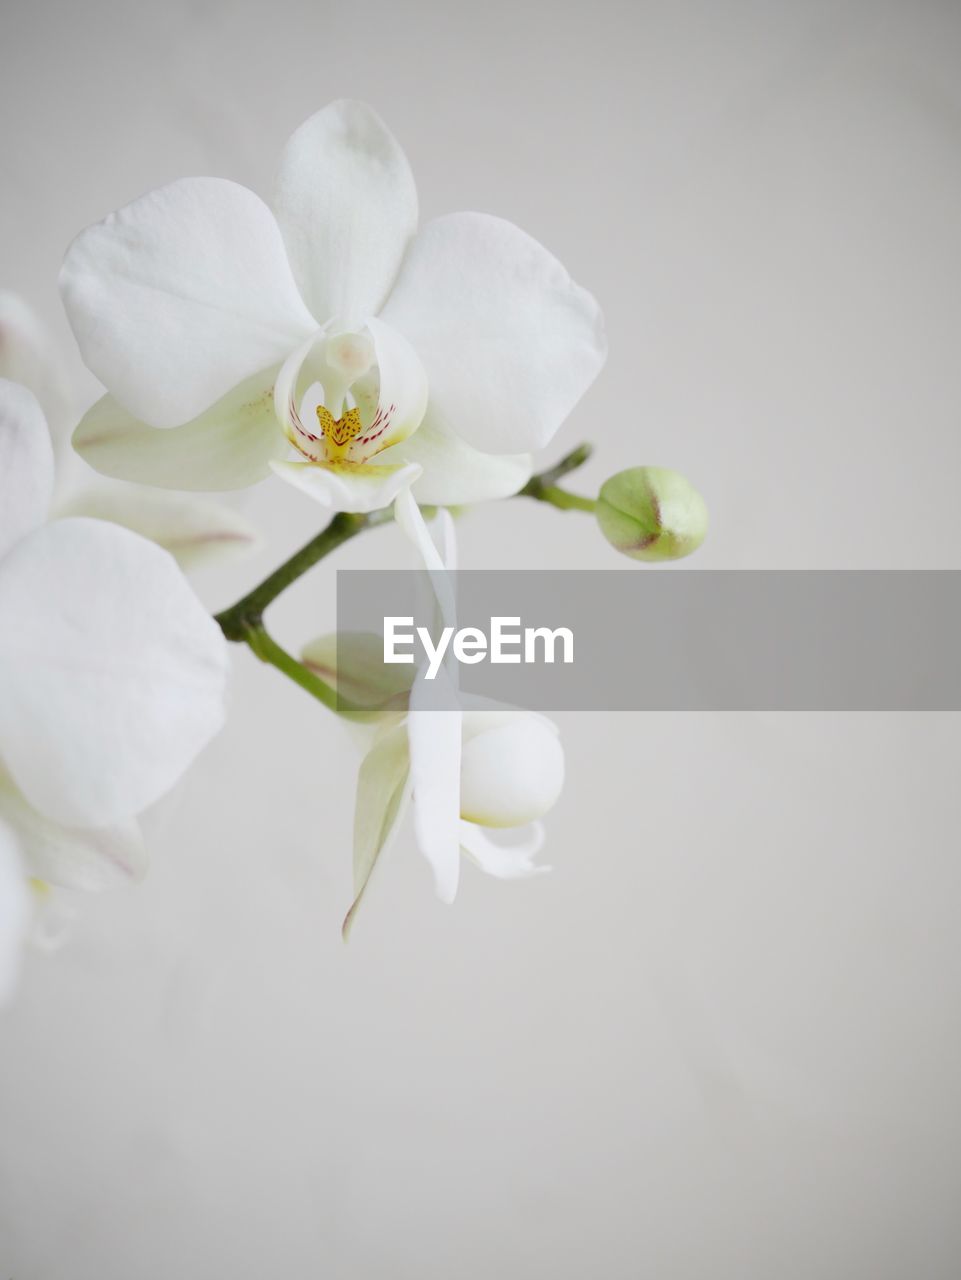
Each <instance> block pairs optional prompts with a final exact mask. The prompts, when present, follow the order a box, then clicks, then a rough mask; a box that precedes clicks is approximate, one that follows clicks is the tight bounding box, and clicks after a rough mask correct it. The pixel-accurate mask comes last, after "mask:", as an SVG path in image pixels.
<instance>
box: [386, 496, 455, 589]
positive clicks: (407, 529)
mask: <svg viewBox="0 0 961 1280" xmlns="http://www.w3.org/2000/svg"><path fill="white" fill-rule="evenodd" d="M448 518H449V516H448ZM394 519H395V520H396V521H397V524H398V526H399V527H400V528H401V529H402V530H403V532H404V533H405V534H406V535H407V538H408V539H409V540H410V542H411V544H412V546H413V547H414V549H415V550H416V551H417V553H418V554H419V555H420V557H421V559H422V560H423V562H424V564H425V565H426V567H427V568H428V569H429V570H430V571H431V572H432V573H437V574H442V573H443V572H444V570H445V568H446V567H447V566H446V565H445V564H444V558H443V556H442V555H441V553H440V551H439V550H438V548H437V544H436V543H435V542H434V539H433V538H432V537H431V533H430V530H429V529H428V527H427V523H426V521H425V520H424V517H423V516H422V515H421V511H420V507H419V506H418V505H417V503H416V502H415V501H414V499H413V498H412V497H411V493H410V490H409V489H405V490H403V492H401V493H399V494H398V495H397V498H396V500H395V502H394Z"/></svg>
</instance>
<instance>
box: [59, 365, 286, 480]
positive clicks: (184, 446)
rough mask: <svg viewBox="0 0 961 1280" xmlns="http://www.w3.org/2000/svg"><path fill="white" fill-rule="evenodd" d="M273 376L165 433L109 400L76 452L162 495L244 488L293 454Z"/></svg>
mask: <svg viewBox="0 0 961 1280" xmlns="http://www.w3.org/2000/svg"><path fill="white" fill-rule="evenodd" d="M273 382H274V371H273V370H269V371H267V372H262V373H258V374H255V375H254V377H252V378H248V379H247V381H246V382H243V383H241V384H240V386H238V387H235V388H234V390H233V391H230V392H228V394H227V395H226V396H224V397H223V398H222V399H221V400H218V401H217V403H216V404H215V405H212V406H211V407H210V408H209V409H207V410H206V411H205V412H204V413H202V414H200V416H199V417H197V418H194V419H193V421H192V422H187V423H185V424H184V425H183V426H181V427H171V428H169V429H168V430H166V431H160V430H158V429H157V428H156V427H150V426H148V425H147V424H146V423H145V422H141V421H139V420H138V419H137V418H135V417H133V415H132V414H129V413H128V412H127V410H126V409H124V408H123V407H122V406H121V405H120V404H118V403H117V401H116V400H115V399H114V398H113V396H104V397H103V399H102V400H98V401H97V403H96V404H95V405H94V406H93V408H92V409H90V410H89V411H88V412H87V413H86V414H85V415H84V418H83V420H82V421H81V423H80V425H79V427H77V430H76V431H75V432H74V436H73V447H74V448H75V449H76V451H77V452H78V453H79V454H80V456H81V457H82V458H83V460H84V461H85V462H88V463H89V464H90V466H91V467H93V468H94V470H95V471H99V472H100V474H101V475H105V476H111V477H112V478H113V479H115V480H134V481H137V482H139V483H141V484H150V485H154V486H155V487H156V488H159V489H189V490H193V491H195V492H197V491H214V490H217V491H222V490H227V489H243V488H246V487H247V485H251V484H257V482H258V481H260V480H263V479H264V478H265V477H266V476H268V475H269V474H270V463H271V461H272V460H273V459H274V458H281V457H284V456H285V455H286V454H287V453H288V452H289V449H288V444H287V438H286V436H285V435H284V432H283V430H282V428H281V426H280V423H279V422H278V421H277V417H276V415H275V413H274V398H273Z"/></svg>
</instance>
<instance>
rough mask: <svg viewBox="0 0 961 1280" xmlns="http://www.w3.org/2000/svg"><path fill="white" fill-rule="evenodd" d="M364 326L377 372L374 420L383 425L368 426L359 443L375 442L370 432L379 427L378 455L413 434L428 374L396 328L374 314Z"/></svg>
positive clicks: (424, 398)
mask: <svg viewBox="0 0 961 1280" xmlns="http://www.w3.org/2000/svg"><path fill="white" fill-rule="evenodd" d="M367 329H368V331H369V332H370V335H371V337H372V338H373V340H374V349H375V351H376V354H377V368H378V372H379V375H380V381H379V392H378V404H377V415H376V416H375V419H374V424H377V422H378V420H382V423H383V425H382V426H380V427H379V428H378V427H377V426H376V425H372V426H371V427H368V428H367V430H366V431H364V433H363V435H362V436H361V437H359V438H358V443H359V442H360V441H361V440H368V439H370V440H371V443H374V441H373V439H372V436H373V433H374V432H375V431H378V435H377V439H376V445H377V452H378V456H379V454H380V452H381V451H382V450H384V449H388V448H390V446H391V445H396V444H398V443H399V442H400V441H401V440H406V439H407V438H408V436H411V435H413V433H414V432H415V431H416V430H417V428H418V427H419V426H420V424H421V420H422V419H423V417H424V411H425V410H426V408H427V374H426V373H425V372H424V366H423V365H422V364H421V362H420V360H419V359H418V357H417V353H416V352H415V351H414V348H413V347H412V346H411V345H410V343H409V342H408V341H407V339H406V338H405V337H404V336H403V335H402V334H399V333H398V332H397V331H396V329H392V328H391V327H390V325H389V324H384V322H383V321H382V320H375V319H373V318H371V319H369V320H368V321H367ZM367 447H369V446H367Z"/></svg>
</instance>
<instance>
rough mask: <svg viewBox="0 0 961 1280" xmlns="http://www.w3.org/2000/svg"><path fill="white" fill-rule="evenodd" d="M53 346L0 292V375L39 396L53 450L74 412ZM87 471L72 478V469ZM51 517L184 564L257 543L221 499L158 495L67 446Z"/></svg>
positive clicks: (10, 296) (32, 316)
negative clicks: (124, 536)
mask: <svg viewBox="0 0 961 1280" xmlns="http://www.w3.org/2000/svg"><path fill="white" fill-rule="evenodd" d="M63 365H64V362H63V360H62V359H61V355H60V352H59V351H58V350H57V347H56V344H55V343H54V342H53V340H52V339H51V337H50V334H49V333H48V332H47V330H46V328H45V327H44V325H43V324H42V322H41V320H40V318H39V316H37V314H36V313H35V312H34V310H33V309H32V308H31V307H30V306H29V305H28V304H27V303H26V302H25V301H24V299H23V298H21V297H20V296H19V295H18V294H16V293H12V292H11V291H10V290H0V378H6V379H8V380H9V381H10V382H19V383H21V384H22V385H23V386H25V387H27V388H29V390H30V391H32V392H33V394H34V395H35V396H36V397H37V399H38V400H39V402H40V406H41V408H42V409H43V410H44V413H45V415H46V418H47V424H48V426H49V427H50V430H51V434H52V436H53V440H54V446H55V448H56V445H57V442H58V440H60V439H62V438H64V437H65V436H66V433H68V432H69V430H70V429H72V427H73V425H74V424H75V423H76V421H77V418H78V417H79V416H80V415H79V412H75V411H74V409H73V408H72V403H73V400H74V396H73V395H72V394H71V391H70V386H69V379H68V378H67V377H66V375H65V373H64V368H63ZM71 464H72V468H71ZM81 468H82V470H83V471H84V472H86V473H87V474H86V475H85V476H84V477H83V478H82V479H81V478H80V477H77V476H76V475H73V476H71V474H70V472H71V469H74V470H76V469H81ZM56 472H57V474H56V491H55V494H54V500H53V509H54V514H55V515H56V516H66V515H71V516H93V517H94V518H95V519H97V520H109V521H110V522H111V523H113V524H120V525H123V526H124V528H126V529H132V530H133V531H134V533H140V534H142V535H143V536H144V537H145V538H149V539H150V540H151V542H156V543H157V544H158V546H161V547H164V548H165V549H166V550H167V551H169V552H170V553H171V555H173V556H174V557H175V559H176V560H177V562H178V563H179V564H180V566H181V568H183V569H188V570H189V569H194V568H197V567H199V566H200V565H202V564H207V563H209V562H211V561H216V562H218V563H219V562H222V561H223V560H224V559H226V558H227V557H228V556H231V555H234V554H242V553H245V552H248V551H252V550H253V549H254V548H255V547H256V546H257V545H258V542H259V538H258V535H257V533H256V531H255V530H254V529H253V527H252V526H251V525H250V523H249V522H248V521H247V520H245V519H244V518H243V517H242V516H240V515H238V513H237V512H236V511H232V510H231V509H230V508H229V507H226V506H224V505H223V504H222V503H219V502H211V501H209V500H206V499H200V498H195V497H192V496H187V495H184V494H172V493H159V492H158V491H157V490H156V489H147V488H144V487H143V486H142V485H134V484H121V483H119V482H118V481H112V482H111V483H110V484H109V485H107V484H105V483H104V482H103V481H102V480H99V478H98V479H97V482H96V483H94V484H91V483H90V482H89V480H88V476H89V474H90V472H89V468H88V467H86V466H85V465H84V464H83V463H82V462H81V461H80V460H79V458H78V457H77V456H76V454H75V453H73V451H72V450H71V451H69V452H66V453H59V454H58V463H57V468H56Z"/></svg>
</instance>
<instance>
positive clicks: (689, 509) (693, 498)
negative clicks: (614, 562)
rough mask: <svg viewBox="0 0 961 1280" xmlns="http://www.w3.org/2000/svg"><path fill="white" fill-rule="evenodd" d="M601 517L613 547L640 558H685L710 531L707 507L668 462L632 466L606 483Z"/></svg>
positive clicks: (600, 500)
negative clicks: (669, 466) (651, 465)
mask: <svg viewBox="0 0 961 1280" xmlns="http://www.w3.org/2000/svg"><path fill="white" fill-rule="evenodd" d="M597 522H598V524H599V525H600V526H601V532H602V533H603V535H604V537H605V538H606V539H607V540H608V542H609V543H610V544H611V546H612V547H616V548H617V550H618V551H621V552H623V553H624V555H626V556H630V557H631V558H632V559H634V560H649V561H658V560H680V559H681V557H682V556H689V555H690V554H691V552H692V551H696V550H697V549H698V547H699V546H700V545H701V543H702V542H703V541H704V537H705V535H706V533H707V507H706V506H705V504H704V499H703V498H702V497H701V495H700V494H699V493H698V491H697V490H696V489H695V488H694V487H693V485H691V483H690V482H689V481H688V480H685V478H684V477H683V476H682V475H679V474H678V472H676V471H671V470H670V469H669V468H668V467H631V468H630V469H629V470H627V471H619V472H618V473H617V475H616V476H611V478H610V479H609V480H606V481H605V482H604V484H603V485H602V486H601V492H600V494H599V496H598V499H597Z"/></svg>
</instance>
